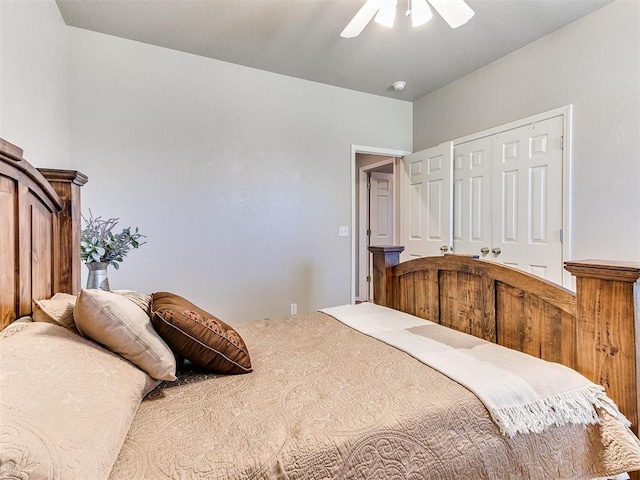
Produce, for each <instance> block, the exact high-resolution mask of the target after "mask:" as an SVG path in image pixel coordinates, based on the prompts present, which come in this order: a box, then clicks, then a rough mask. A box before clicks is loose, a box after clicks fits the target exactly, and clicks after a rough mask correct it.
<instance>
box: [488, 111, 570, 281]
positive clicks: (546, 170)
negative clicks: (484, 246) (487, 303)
mask: <svg viewBox="0 0 640 480" xmlns="http://www.w3.org/2000/svg"><path fill="white" fill-rule="evenodd" d="M563 123H564V120H563V117H562V116H559V117H555V118H550V119H548V120H543V121H541V122H536V123H533V124H530V125H526V126H523V127H520V128H516V129H514V130H510V131H506V132H502V133H499V134H498V135H497V138H496V139H495V142H494V159H495V160H494V163H493V181H492V189H493V205H494V212H493V222H492V223H493V235H492V237H493V242H492V249H493V250H492V253H491V257H493V259H494V260H496V261H499V262H501V263H505V264H507V265H511V266H514V267H517V268H519V269H521V270H525V271H527V272H530V273H533V274H535V275H538V276H540V277H543V278H546V279H548V280H551V281H553V282H556V283H559V284H562V275H563V273H562V239H561V236H562V211H563V206H562V174H563V167H562V135H563Z"/></svg>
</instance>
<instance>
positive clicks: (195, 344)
mask: <svg viewBox="0 0 640 480" xmlns="http://www.w3.org/2000/svg"><path fill="white" fill-rule="evenodd" d="M151 312H152V316H151V322H152V323H153V326H154V327H155V329H156V331H157V332H158V333H159V334H160V336H161V337H162V338H164V340H165V341H166V342H167V344H168V345H169V346H170V347H171V349H172V350H173V351H174V352H175V353H176V355H178V356H181V357H183V358H186V359H187V360H189V361H190V362H191V363H193V364H194V365H197V366H198V367H200V368H203V369H205V370H208V371H211V372H215V373H225V374H232V373H234V374H235V373H248V372H251V370H252V369H251V359H250V358H249V352H248V350H247V346H246V345H245V343H244V340H242V338H241V337H240V335H239V334H238V333H237V332H236V331H235V330H234V329H233V328H231V327H230V326H229V325H227V324H226V323H224V322H223V321H222V320H220V319H218V318H216V317H215V316H213V315H211V314H210V313H208V312H206V311H204V310H202V309H201V308H199V307H196V306H195V305H194V304H193V303H191V302H189V301H188V300H186V299H184V298H182V297H180V296H178V295H175V294H173V293H169V292H158V293H154V294H152V296H151Z"/></svg>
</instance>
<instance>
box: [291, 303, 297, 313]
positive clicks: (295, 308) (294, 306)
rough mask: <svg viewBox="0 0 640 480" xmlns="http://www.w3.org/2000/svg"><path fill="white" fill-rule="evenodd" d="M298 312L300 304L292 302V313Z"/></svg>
mask: <svg viewBox="0 0 640 480" xmlns="http://www.w3.org/2000/svg"><path fill="white" fill-rule="evenodd" d="M296 313H298V304H297V303H292V304H291V315H295V314H296Z"/></svg>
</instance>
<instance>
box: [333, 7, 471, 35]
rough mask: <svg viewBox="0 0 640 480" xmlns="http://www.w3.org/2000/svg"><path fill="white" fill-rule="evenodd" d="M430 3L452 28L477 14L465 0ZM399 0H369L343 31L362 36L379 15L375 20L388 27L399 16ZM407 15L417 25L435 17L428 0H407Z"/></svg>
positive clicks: (347, 33) (344, 33)
mask: <svg viewBox="0 0 640 480" xmlns="http://www.w3.org/2000/svg"><path fill="white" fill-rule="evenodd" d="M429 3H430V4H431V6H432V7H433V8H435V9H436V11H437V12H438V13H439V14H440V16H441V17H442V18H444V20H445V21H446V22H447V23H448V24H449V26H450V27H451V28H457V27H459V26H460V25H464V24H465V23H467V22H468V21H469V19H470V18H471V17H473V15H474V13H475V12H474V11H473V10H471V8H470V7H469V5H467V4H466V3H465V2H464V0H429ZM397 5H398V0H367V1H366V2H365V4H364V5H363V6H362V8H360V10H358V13H356V14H355V16H354V17H353V18H352V19H351V21H350V22H349V24H348V25H347V26H346V27H345V29H344V30H343V31H342V33H341V34H340V36H341V37H344V38H353V37H357V36H358V35H360V32H362V30H364V27H366V26H367V24H368V23H369V22H370V21H371V19H372V18H373V17H374V16H375V21H376V22H377V23H379V24H381V25H384V26H385V27H392V26H393V22H394V20H395V17H396V6H397ZM406 15H407V16H411V24H412V25H413V26H414V27H417V26H418V25H422V24H423V23H426V22H428V21H429V20H431V18H432V17H433V13H432V12H431V9H430V8H429V4H428V3H427V0H407V12H406Z"/></svg>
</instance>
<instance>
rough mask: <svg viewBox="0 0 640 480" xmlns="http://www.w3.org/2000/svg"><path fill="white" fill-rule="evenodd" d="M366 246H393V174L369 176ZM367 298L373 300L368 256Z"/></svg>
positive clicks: (375, 173) (370, 257)
mask: <svg viewBox="0 0 640 480" xmlns="http://www.w3.org/2000/svg"><path fill="white" fill-rule="evenodd" d="M368 185H369V228H368V230H367V234H368V242H367V243H368V245H394V242H393V240H394V239H393V228H394V223H393V212H394V205H393V174H392V173H381V172H371V174H370V176H369V183H368ZM368 259H369V260H368V267H367V272H368V273H367V279H368V282H367V284H368V296H367V299H372V298H373V282H371V281H370V280H371V277H372V275H373V273H372V272H373V263H372V262H373V256H372V255H371V254H370V253H369V254H368Z"/></svg>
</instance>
